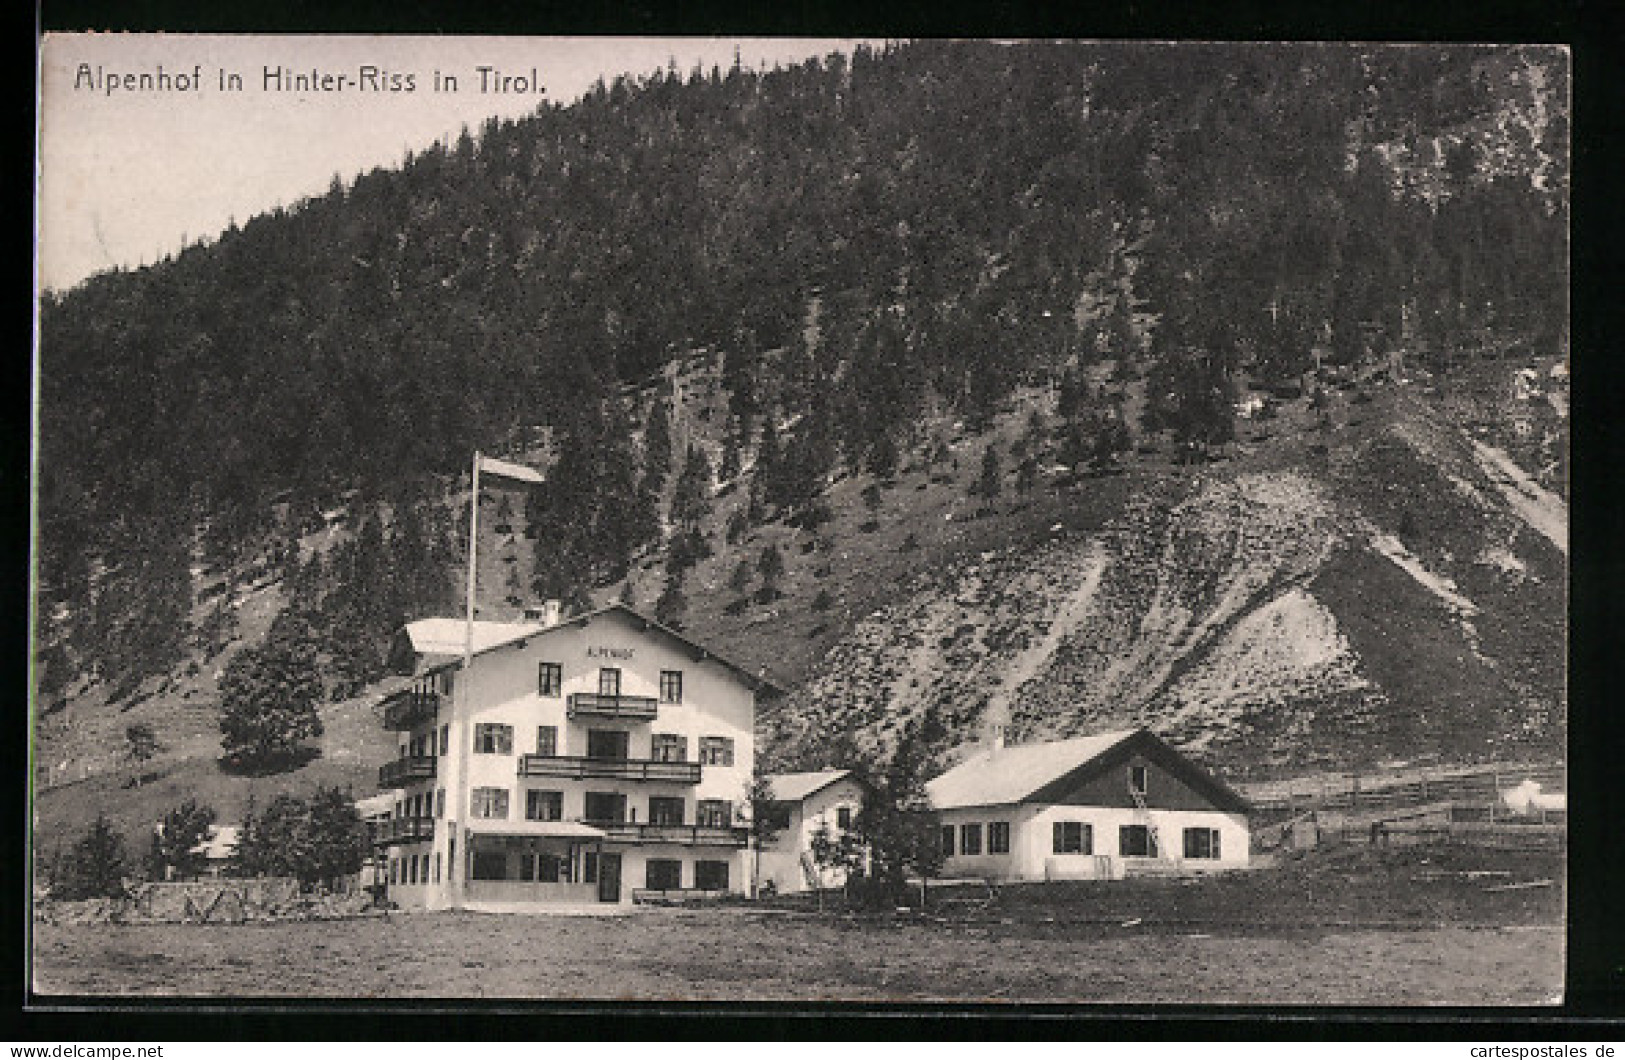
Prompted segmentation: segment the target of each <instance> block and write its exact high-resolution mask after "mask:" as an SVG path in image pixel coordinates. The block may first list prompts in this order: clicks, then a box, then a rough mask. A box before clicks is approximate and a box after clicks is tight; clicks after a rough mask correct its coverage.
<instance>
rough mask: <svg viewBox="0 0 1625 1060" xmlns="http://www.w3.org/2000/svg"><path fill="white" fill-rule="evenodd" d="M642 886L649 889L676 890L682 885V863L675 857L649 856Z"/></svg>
mask: <svg viewBox="0 0 1625 1060" xmlns="http://www.w3.org/2000/svg"><path fill="white" fill-rule="evenodd" d="M644 886H646V887H648V888H649V890H651V891H676V890H679V889H681V888H682V886H683V863H682V862H681V861H678V860H676V859H675V858H650V859H649V867H648V870H647V872H646V874H645V876H644Z"/></svg>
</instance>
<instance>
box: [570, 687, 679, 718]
mask: <svg viewBox="0 0 1625 1060" xmlns="http://www.w3.org/2000/svg"><path fill="white" fill-rule="evenodd" d="M659 710H660V705H659V704H658V703H657V702H656V701H655V697H653V696H606V695H603V694H601V693H598V692H572V693H571V694H570V697H569V699H568V700H567V701H566V713H567V714H568V715H569V716H570V717H572V718H573V717H576V716H577V715H580V714H585V715H589V716H591V717H594V718H621V719H625V720H631V721H648V720H650V719H651V718H653V717H654V716H655V715H656V714H657V713H659Z"/></svg>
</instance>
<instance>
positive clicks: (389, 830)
mask: <svg viewBox="0 0 1625 1060" xmlns="http://www.w3.org/2000/svg"><path fill="white" fill-rule="evenodd" d="M433 838H434V818H433V817H391V818H390V819H389V820H387V821H379V822H378V830H377V833H376V841H377V842H379V843H382V844H384V845H385V846H395V845H396V844H399V843H426V842H428V841H429V840H431V839H433Z"/></svg>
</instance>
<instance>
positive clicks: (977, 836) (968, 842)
mask: <svg viewBox="0 0 1625 1060" xmlns="http://www.w3.org/2000/svg"><path fill="white" fill-rule="evenodd" d="M959 852H960V853H961V854H980V853H981V852H982V826H981V825H980V824H962V825H960V826H959Z"/></svg>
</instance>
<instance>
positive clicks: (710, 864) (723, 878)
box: [694, 861, 728, 891]
mask: <svg viewBox="0 0 1625 1060" xmlns="http://www.w3.org/2000/svg"><path fill="white" fill-rule="evenodd" d="M694 886H695V887H697V888H699V889H700V890H702V891H726V890H727V889H728V863H727V862H726V861H696V862H695V863H694Z"/></svg>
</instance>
